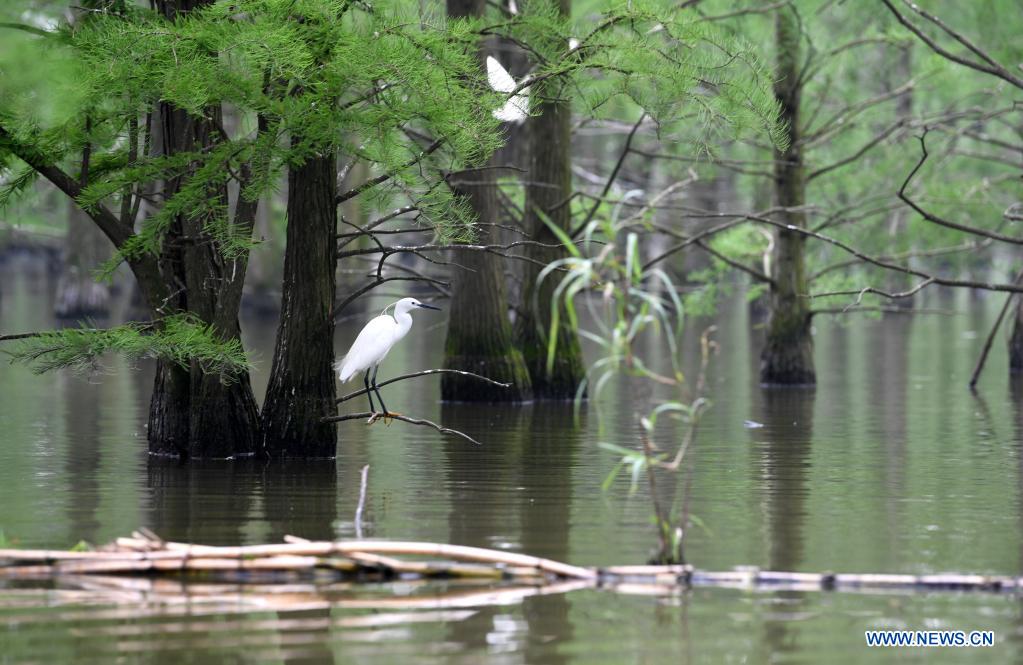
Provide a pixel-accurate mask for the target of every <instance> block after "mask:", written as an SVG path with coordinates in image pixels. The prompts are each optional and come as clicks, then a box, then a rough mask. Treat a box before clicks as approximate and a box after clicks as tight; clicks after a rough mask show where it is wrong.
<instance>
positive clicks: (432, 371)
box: [336, 369, 511, 404]
mask: <svg viewBox="0 0 1023 665" xmlns="http://www.w3.org/2000/svg"><path fill="white" fill-rule="evenodd" d="M433 374H459V375H461V376H468V377H470V378H473V379H479V380H480V381H486V382H487V383H489V384H491V385H494V386H500V387H501V388H507V387H508V386H510V385H511V384H510V383H501V382H500V381H494V380H493V379H488V378H487V377H485V376H482V375H480V374H474V373H473V372H465V371H462V370H460V369H427V370H423V371H422V372H414V373H412V374H402V375H401V376H396V377H394V378H393V379H388V380H387V381H384V382H382V383H378V384H377V387H378V388H383V387H384V386H386V385H390V384H392V383H394V382H396V381H404V380H405V379H414V378H416V377H418V376H431V375H433ZM366 392H367V390H366V389H365V388H363V389H362V390H359V391H356V392H354V393H349V394H348V395H345V396H344V397H339V398H338V399H337V400H336V403H337V404H340V403H341V402H347V401H348V400H350V399H352V398H355V397H358V396H359V395H365V394H366Z"/></svg>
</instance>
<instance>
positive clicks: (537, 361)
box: [515, 0, 586, 399]
mask: <svg viewBox="0 0 1023 665" xmlns="http://www.w3.org/2000/svg"><path fill="white" fill-rule="evenodd" d="M559 10H560V13H561V14H562V16H566V17H567V16H568V15H569V13H570V0H561V1H560V3H559ZM553 81H554V79H548V81H547V82H545V83H549V85H547V84H545V85H542V87H541V88H540V89H539V90H534V91H533V95H534V96H533V100H534V101H533V103H534V104H536V103H537V102H539V111H540V115H538V116H535V117H531V118H529V119H528V120H527V121H526V122H527V125H528V128H529V131H528V134H529V139H530V152H531V157H530V168H529V173H528V175H527V178H526V181H527V184H526V204H525V215H524V219H523V225H524V228H525V231H526V233H527V234H528V236H529V238H530V239H531V240H535V241H537V242H540V243H543V244H546V245H558V246H559V247H560V241H559V240H558V238H557V236H555V235H554V233H553V232H552V231H551V230H550V228H549V227H548V226H547V224H545V223H544V220H543V218H542V217H541V215H543V216H546V217H547V219H548V220H549V221H550V222H551V223H553V224H554V225H556V226H557V227H558V228H561V229H563V230H565V231H567V232H570V230H571V227H572V214H571V206H570V205H569V200H568V197H569V195H570V194H571V193H572V162H571V160H572V126H571V121H572V103H571V102H570V101H569V100H568V99H563V98H562V97H563V95H562V93H561V91H560V90H559V89H558V86H556V85H554V84H553ZM567 254H568V253H567V252H566V251H565V250H564V249H561V248H557V249H548V248H545V247H537V246H535V245H526V247H525V255H526V256H527V257H529V258H531V259H533V260H534V261H537V262H539V263H544V264H549V263H551V262H553V261H557V260H558V259H561V258H564V257H565V256H567ZM541 270H542V268H541V267H540V266H539V265H537V264H536V263H526V264H525V269H524V272H523V282H522V300H521V303H520V308H519V317H518V319H517V320H516V322H515V340H516V342H517V344H518V346H519V348H520V349H522V355H523V357H524V359H525V362H526V368H527V369H528V370H529V376H530V379H531V381H532V384H533V395H534V396H535V397H542V398H550V399H565V398H572V397H575V394H576V390H577V389H578V387H579V384H580V382H581V381H582V380H583V378H584V377H585V376H586V369H585V365H584V364H583V357H582V349H581V348H580V345H579V336H578V335H577V334H576V332H575V330H573V329H572V326H571V325H570V324H569V321H568V317H567V316H565V315H562V316H561V318H560V320H559V325H558V329H557V333H556V334H557V337H558V338H557V351H556V356H555V359H554V365H553V366H552V367H551V370H550V371H548V369H547V347H548V340H549V337H550V327H551V307H552V305H553V304H554V301H555V296H554V290H555V288H556V287H557V285H558V281H559V277H558V275H557V274H549V275H547V277H546V278H545V279H544V280H543V281H542V282H539V283H538V278H539V275H540V271H541ZM557 306H559V307H561V306H562V305H561V303H557ZM562 311H564V308H563V307H562Z"/></svg>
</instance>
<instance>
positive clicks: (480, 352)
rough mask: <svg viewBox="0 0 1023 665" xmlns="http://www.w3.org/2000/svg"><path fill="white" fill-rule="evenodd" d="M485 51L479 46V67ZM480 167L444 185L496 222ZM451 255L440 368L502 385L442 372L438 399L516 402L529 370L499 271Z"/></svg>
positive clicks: (477, 3)
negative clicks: (514, 334)
mask: <svg viewBox="0 0 1023 665" xmlns="http://www.w3.org/2000/svg"><path fill="white" fill-rule="evenodd" d="M485 6H486V3H485V2H484V0H447V10H448V17H450V18H464V17H470V16H482V15H483V11H484V8H485ZM484 57H485V53H484V52H483V49H480V64H481V66H482V64H483V62H482V61H483V59H484ZM490 177H491V176H489V175H488V174H487V173H486V172H481V171H465V172H462V173H454V174H452V175H451V176H450V177H449V178H448V184H449V185H450V186H451V188H452V190H454V191H455V193H456V194H457V195H459V196H463V197H465V198H466V199H467V200H468V202H469V204H470V205H471V206H472V209H473V211H474V212H475V214H476V216H477V218H478V219H479V220H480V221H481V222H487V223H493V222H497V219H498V217H499V211H498V203H497V189H496V187H495V186H494V185H493V184H489V183H487V182H484V181H487V180H490ZM494 228H495V227H493V226H484V227H481V229H482V230H481V231H480V234H479V242H480V243H481V244H487V243H490V242H491V241H492V239H493V238H494V237H495V236H496V234H495V233H494V230H493V229H494ZM456 260H457V262H458V263H459V265H460V266H463V267H464V269H456V270H457V272H456V273H455V275H454V276H453V279H452V289H451V314H450V315H449V317H448V335H447V340H446V341H445V343H444V367H445V368H446V369H459V370H463V371H468V372H475V373H477V374H482V375H483V376H486V377H489V378H491V379H494V380H495V381H501V382H507V383H511V384H512V385H511V386H510V387H508V388H499V387H497V386H494V385H490V384H481V383H480V382H479V381H476V380H473V379H469V378H467V377H461V376H458V375H457V374H445V375H443V376H442V377H441V382H440V393H441V399H443V400H446V401H463V402H521V401H524V400H528V399H530V398H531V397H532V388H531V382H530V379H529V370H527V369H526V364H525V361H524V360H523V358H522V353H521V352H520V351H519V350H518V349H516V348H515V345H514V343H513V338H512V327H511V322H510V321H509V320H508V300H507V295H506V293H505V285H504V274H503V271H502V269H501V264H500V263H499V261H498V259H497V257H495V256H494V255H492V254H488V253H486V252H458V253H456Z"/></svg>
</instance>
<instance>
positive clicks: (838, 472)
mask: <svg viewBox="0 0 1023 665" xmlns="http://www.w3.org/2000/svg"><path fill="white" fill-rule="evenodd" d="M27 273H28V271H27V269H26V264H23V263H12V262H9V263H8V264H6V265H4V266H0V332H13V331H22V330H32V329H39V328H45V327H47V326H50V325H52V322H51V321H50V318H49V312H50V310H51V307H50V302H49V298H50V296H49V294H50V293H51V291H52V287H53V283H52V282H51V281H50V280H49V279H48V278H47V277H46V276H45V275H35V276H33V275H30V274H27ZM1000 303H1001V297H999V298H991V299H977V298H975V299H971V298H969V297H967V295H966V294H952V295H943V294H935V295H933V296H932V297H931V300H929V301H928V305H930V306H933V307H941V308H945V309H955V310H956V311H958V312H959V314H958V315H956V316H953V317H939V316H931V317H917V318H913V319H910V318H908V317H903V318H889V319H885V320H869V319H865V318H864V319H853V320H852V321H851V322H850V324H849V325H847V326H844V327H843V326H837V325H835V324H834V323H832V322H830V321H828V320H823V319H822V320H820V321H818V322H817V337H816V340H817V363H818V375H819V379H820V384H819V386H818V387H817V389H816V390H810V391H808V390H798V389H793V390H765V389H762V388H760V387H758V386H757V384H756V382H755V377H756V372H755V367H756V348H755V346H754V343H753V342H751V339H750V332H749V330H750V323H749V320H748V315H747V313H746V309H745V306H744V305H743V303H741V302H736V303H733V304H732V305H730V306H728V307H727V308H726V310H725V311H724V312H723V313H722V316H721V318H720V319H719V320H718V322H717V323H718V325H719V327H720V332H719V333H718V336H717V338H718V340H719V342H720V343H721V344H722V352H721V355H720V356H719V357H718V358H717V359H716V361H715V364H714V366H713V372H712V376H711V385H712V397H713V401H714V405H713V408H712V410H711V411H710V412H709V414H708V416H707V418H706V420H705V424H704V427H703V428H702V430H701V433H700V436H699V439H698V441H697V447H696V451H695V454H696V473H695V484H694V487H693V491H692V501H693V507H692V511H693V513H694V514H695V515H697V516H698V517H699V518H700V520H701V521H702V522H703V523H704V524H705V525H706V529H695V530H694V531H693V532H692V534H691V536H690V538H691V540H690V541H689V545H688V556H689V558H690V559H691V561H692V562H693V563H695V564H696V565H698V566H700V567H701V568H705V569H714V570H718V569H728V568H731V567H732V566H735V565H757V566H762V567H765V568H773V569H784V570H801V571H822V570H833V571H841V572H891V573H898V572H906V573H921V572H938V571H964V572H966V571H968V572H978V573H1000V574H1020V573H1021V570H1020V568H1021V558H1020V557H1021V551H1023V548H1021V546H1023V538H1021V529H1023V518H1021V498H1023V496H1021V486H1023V456H1021V441H1023V431H1021V430H1023V407H1021V399H1023V387H1021V386H1020V385H1015V386H1014V385H1013V384H1012V383H1011V382H1010V381H1009V380H1008V379H1007V378H1006V373H1005V371H1004V367H1005V364H1006V354H1005V349H1004V340H1002V339H1000V340H999V343H998V344H997V345H996V347H995V351H994V353H993V355H992V358H991V360H990V363H991V365H990V367H989V370H988V372H987V374H986V375H985V377H984V380H983V382H982V386H981V389H980V391H979V393H978V395H977V396H973V395H971V394H970V392H969V391H967V390H966V388H965V384H966V380H967V377H968V376H969V373H970V370H971V369H972V363H973V362H974V360H975V358H976V355H977V351H978V348H979V346H980V344H981V342H982V339H983V336H984V335H985V334H986V332H987V328H988V326H989V325H990V322H991V321H992V320H993V316H994V314H995V311H996V309H997V307H998V306H999V305H1000ZM376 308H377V305H376V304H374V309H373V310H372V311H371V312H370V313H369V314H366V315H365V316H358V317H356V318H355V319H354V320H352V321H350V322H347V323H346V324H345V325H343V326H342V327H341V328H340V329H339V331H338V335H337V343H338V348H339V350H342V351H343V347H345V346H346V345H347V344H348V343H349V342H350V341H351V339H352V338H353V337H354V334H355V332H356V331H357V329H358V327H359V326H361V324H362V322H363V321H364V320H365V319H366V318H368V317H369V316H371V315H372V314H375V313H376V312H375V310H376ZM432 316H433V315H432V313H425V315H422V316H419V317H417V319H416V324H415V327H414V328H413V334H412V335H410V337H409V338H407V339H406V340H405V341H404V342H403V344H402V345H401V346H400V347H398V348H397V349H395V351H394V352H392V354H391V355H390V356H389V358H388V360H387V361H386V363H385V365H384V367H383V369H382V370H381V376H382V377H383V376H384V375H387V376H391V375H394V374H397V373H399V371H403V370H405V369H407V370H416V369H426V368H430V367H437V366H439V364H440V351H441V347H442V342H443V315H440V316H435V317H434V318H431V317H432ZM246 330H247V335H248V341H249V345H250V347H251V348H253V349H254V350H255V351H256V353H257V362H258V365H257V372H256V375H255V378H254V380H255V382H256V390H257V394H259V393H261V391H262V387H263V384H264V383H265V380H266V378H265V372H266V370H267V366H268V365H269V358H270V352H271V346H270V344H271V341H272V335H273V332H274V330H273V327H272V325H267V324H265V323H260V322H258V321H247V322H246ZM689 353H690V354H691V349H690V351H689ZM151 380H152V373H151V368H150V367H148V366H142V367H139V368H134V369H133V368H130V367H128V366H127V365H126V363H124V362H123V361H120V360H117V359H111V360H110V362H109V367H108V370H107V371H104V372H102V373H98V374H96V375H92V376H79V375H74V374H67V373H58V374H51V375H47V376H42V377H38V376H34V375H32V374H31V373H30V372H29V371H28V370H26V369H25V368H23V367H19V366H9V365H7V364H6V363H4V364H0V529H2V530H3V533H4V535H5V537H6V538H7V539H10V540H15V541H16V542H17V543H18V544H19V545H21V546H26V547H53V548H65V547H69V546H71V545H73V544H74V543H76V542H78V541H79V540H87V541H89V542H94V543H102V542H105V541H109V540H111V539H113V538H115V537H117V536H120V535H126V534H127V533H129V532H130V531H131V530H132V529H134V528H136V527H138V526H139V525H145V526H148V527H150V528H151V529H153V530H155V531H156V532H158V533H159V534H161V535H162V536H164V537H166V538H169V539H175V540H188V541H193V542H203V543H212V544H221V543H223V544H226V543H257V542H265V541H274V540H278V539H279V538H280V537H281V536H283V535H284V534H295V535H299V536H304V537H307V538H335V537H352V536H353V535H354V526H353V513H354V509H355V506H356V503H357V498H358V493H359V480H358V474H359V469H360V468H361V467H362V465H364V464H369V465H370V482H369V492H368V505H367V514H366V520H367V524H366V534H365V535H367V536H372V537H382V538H394V539H406V540H420V539H421V540H433V541H443V542H452V543H458V544H464V545H478V546H484V547H493V548H503V549H508V550H512V551H522V552H528V553H531V554H535V555H539V556H546V557H551V558H555V559H560V560H565V561H569V562H572V563H576V564H584V565H588V564H625V563H642V562H644V561H645V559H646V557H647V555H648V554H649V552H650V549H651V545H652V544H653V538H654V534H653V531H652V529H651V526H650V523H649V518H648V515H649V498H648V496H647V495H646V493H645V490H644V489H643V488H642V487H641V488H640V491H639V492H638V493H637V494H636V495H634V496H630V493H629V482H628V478H627V477H625V476H623V477H622V478H620V479H619V480H618V482H616V483H615V484H614V486H613V487H612V489H611V491H610V492H608V493H603V492H602V491H601V489H600V485H601V483H602V482H603V480H604V478H605V476H606V474H607V473H608V471H609V470H610V469H611V467H612V466H613V465H614V463H615V462H616V458H615V456H614V455H613V454H611V453H608V452H606V451H604V450H602V449H600V448H598V447H597V445H596V443H597V441H599V440H600V439H601V435H599V434H598V429H597V426H596V417H595V413H594V409H593V407H592V406H590V407H589V409H588V412H587V413H585V426H584V427H583V428H581V429H577V428H575V427H574V425H573V419H572V414H571V408H570V406H568V405H565V404H534V405H529V406H524V407H514V408H509V407H490V406H471V405H442V404H440V403H439V401H438V383H437V381H436V380H435V379H418V380H416V381H407V382H404V383H402V384H397V385H395V386H391V387H388V388H385V389H384V390H385V394H386V396H387V402H388V405H389V406H390V407H391V408H392V409H394V410H397V411H401V412H404V413H408V414H415V415H420V416H423V417H426V418H429V419H431V420H435V421H437V422H441V423H443V424H444V425H447V426H450V427H455V428H458V429H462V430H464V431H466V432H468V433H470V434H471V435H473V436H475V437H476V438H478V439H480V440H482V441H483V442H484V446H483V447H481V448H476V447H473V446H471V445H469V444H467V443H465V442H463V441H461V440H458V439H450V438H445V437H442V436H440V435H439V434H437V433H435V432H433V431H432V430H428V429H426V428H416V427H411V426H407V425H404V424H401V423H394V424H393V425H391V426H390V427H388V426H386V425H384V424H383V423H377V424H375V425H373V426H372V427H366V426H365V425H364V424H362V423H361V422H350V423H345V424H343V425H342V428H341V445H340V457H339V459H338V460H337V463H336V464H331V463H326V464H324V463H315V464H298V463H289V464H284V465H281V464H263V463H234V464H231V463H217V464H194V465H190V466H188V467H179V466H177V465H175V464H173V463H164V462H154V461H150V460H149V459H147V456H146V455H145V430H144V427H145V413H146V407H147V403H148V397H149V392H150V386H151ZM648 390H649V388H648V387H646V386H644V385H642V384H634V383H629V382H628V381H622V382H619V383H618V384H615V385H613V386H611V388H610V389H609V390H608V392H607V394H606V396H605V397H606V403H605V404H606V407H605V409H606V415H607V419H608V423H609V424H608V427H607V430H606V432H605V433H604V435H603V438H604V439H605V440H609V441H613V442H615V443H619V444H622V445H632V444H633V442H634V440H635V437H634V430H635V425H634V423H635V415H636V407H635V406H634V404H636V403H638V402H642V401H644V400H646V399H648V398H649V397H650V395H649V394H648V393H647V392H646V391H648ZM351 408H352V409H358V410H363V409H364V408H365V405H364V404H363V403H362V402H361V401H358V402H356V403H355V404H353V405H352V407H351ZM746 420H751V421H756V422H758V423H762V424H763V425H764V426H763V427H760V428H754V429H751V428H747V427H746V426H744V421H746ZM666 435H667V436H669V437H670V433H666ZM667 443H668V444H670V441H668V442H667ZM670 494H671V490H670V488H666V494H665V498H666V499H670ZM69 586H70V585H69ZM156 591H158V590H157V589H155V588H154V587H146V586H144V585H143V587H140V588H135V589H125V590H124V592H123V593H122V595H121V596H120V597H119V599H118V600H117V601H115V600H114V599H112V598H111V596H110V595H109V594H104V595H99V594H94V593H90V592H89V590H88V589H87V588H83V587H81V586H76V587H75V589H74V591H73V592H72V590H71V589H70V588H53V587H51V588H47V589H40V588H24V587H12V586H10V585H8V586H3V585H2V584H0V663H2V664H6V663H66V662H95V663H112V662H129V663H132V662H144V663H185V662H187V663H207V662H208V663H221V662H227V663H235V662H237V663H283V662H288V663H298V662H302V663H332V662H333V663H361V662H372V663H392V662H393V663H410V662H415V663H419V662H423V663H479V662H484V661H486V662H496V663H541V664H543V663H551V664H553V663H570V662H571V663H595V662H606V663H669V662H670V663H685V662H706V663H750V662H752V663H767V662H772V663H774V662H782V663H787V662H800V663H820V662H829V663H857V662H874V661H878V660H880V661H891V660H922V659H924V658H926V659H927V660H928V661H937V662H950V663H958V662H963V661H975V662H984V663H1009V662H1019V661H1020V659H1021V658H1023V648H1021V647H1023V617H1021V609H1020V603H1019V601H1018V599H1015V598H1012V597H999V596H993V595H981V594H930V595H927V594H917V595H861V594H834V593H796V592H770V593H768V592H748V591H738V590H726V589H722V590H710V589H700V590H696V591H692V592H687V593H681V594H678V595H674V596H670V597H652V596H642V595H619V594H613V593H609V592H602V591H594V590H577V591H564V592H556V591H557V590H554V591H555V592H552V593H546V594H543V595H540V594H537V593H536V592H537V590H536V589H528V588H526V589H518V590H515V589H503V590H502V592H501V593H487V594H483V593H481V592H480V591H481V590H480V589H479V588H478V587H475V588H466V587H460V586H457V585H447V586H444V585H430V586H426V587H422V586H415V585H409V584H396V585H379V586H371V587H359V588H350V587H347V586H343V585H341V586H335V587H331V588H329V589H320V590H317V591H315V592H310V590H309V589H304V588H295V589H293V590H288V589H279V590H278V593H277V595H276V597H277V599H278V601H279V602H275V603H271V604H266V603H265V602H264V601H263V600H261V599H260V598H261V597H260V596H258V594H251V595H249V596H243V595H241V594H240V593H239V589H231V588H229V587H228V588H221V589H217V590H215V591H216V592H217V593H218V594H219V596H216V597H215V599H214V600H210V597H209V595H208V592H211V590H210V589H199V588H196V589H193V591H194V596H193V597H192V599H191V600H190V601H189V602H187V603H184V602H180V600H179V602H177V603H172V604H168V603H165V602H160V601H158V600H157V599H156V598H157V595H156ZM491 591H493V590H491ZM203 594H207V595H203ZM177 597H178V598H179V599H180V598H181V597H182V596H180V595H178V596H177ZM265 597H266V596H263V597H262V598H265ZM395 597H403V598H405V599H406V600H410V599H411V600H413V601H414V604H415V606H416V608H415V609H401V610H399V609H397V608H395V607H392V606H390V605H389V604H388V603H389V602H392V599H393V598H395ZM289 603H290V604H289ZM876 628H900V629H902V628H904V629H940V630H944V629H947V630H960V629H961V630H967V631H969V630H974V629H985V630H993V631H995V639H996V646H995V647H994V648H990V649H976V650H965V649H942V648H931V649H918V650H910V649H903V650H897V649H887V650H876V649H874V650H871V649H868V648H867V647H866V646H865V643H864V636H863V631H864V630H868V629H876Z"/></svg>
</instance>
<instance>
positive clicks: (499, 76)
mask: <svg viewBox="0 0 1023 665" xmlns="http://www.w3.org/2000/svg"><path fill="white" fill-rule="evenodd" d="M528 78H529V77H528V76H527V77H525V78H523V79H522V80H521V81H519V82H516V81H515V79H513V78H512V75H511V74H509V73H508V70H507V69H505V68H504V67H502V66H501V63H499V62H498V61H497V60H495V59H494V58H493V57H491V56H489V55H488V56H487V81H489V83H490V87H491V88H493V89H494V90H496V91H497V92H503V93H505V94H508V95H511V96H510V97H509V98H508V101H506V102H505V103H504V106H502V107H501V108H499V109H494V110H493V114H494V117H495V118H497V119H498V120H500V121H501V122H522V121H523V120H525V119H526V117H527V116H529V86H526V87H525V88H522V89H521V90H519V91H518V92H516V93H515V94H514V95H512V94H511V93H512V92H514V91H515V89H516V88H517V87H519V86H520V85H522V84H523V83H525V82H526V79H528Z"/></svg>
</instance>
